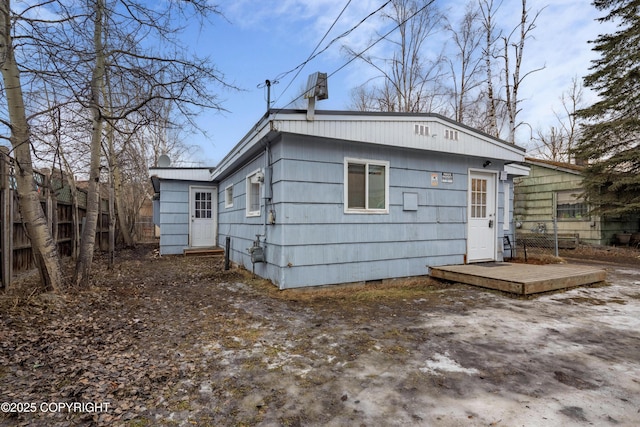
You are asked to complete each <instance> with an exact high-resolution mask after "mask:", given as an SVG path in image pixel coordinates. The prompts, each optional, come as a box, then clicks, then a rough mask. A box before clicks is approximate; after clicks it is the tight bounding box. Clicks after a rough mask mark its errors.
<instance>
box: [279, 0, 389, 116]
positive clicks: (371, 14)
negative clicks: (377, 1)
mask: <svg viewBox="0 0 640 427" xmlns="http://www.w3.org/2000/svg"><path fill="white" fill-rule="evenodd" d="M389 3H391V0H389V1H387V2H385V3H384V4H383V5H382V6H380V7H379V8H377V9H376V10H374V11H373V12H371V13H370V14H368V15H367V16H365V17H364V18H363V19H361V20H360V22H358V23H357V24H356V25H354V26H353V27H351V28H350V29H349V30H347V31H345V32H344V33H342V34H340V35H339V36H337V37H335V38H334V39H333V40H331V41H330V42H329V43H328V44H327V45H326V46H325V47H324V48H323V49H322V50H320V51H319V52H316V53H315V54H312V55H310V56H309V58H307V60H305V61H304V62H302V63H301V64H299V65H298V66H296V67H295V68H292V69H291V70H289V71H285V72H284V73H280V74H279V75H278V76H277V77H276V78H275V79H274V81H276V82H277V81H278V80H279V79H281V78H283V77H286V76H287V75H289V74H291V73H293V72H294V71H296V70H298V69H301V68H302V67H304V66H305V65H307V64H308V63H309V62H311V61H312V60H313V59H315V58H317V57H318V56H319V55H321V54H323V53H324V52H326V51H327V50H328V49H329V48H330V47H331V46H333V45H334V44H335V43H336V42H337V41H338V40H340V39H343V38H345V37H346V36H348V35H349V34H351V33H352V32H353V31H354V30H356V29H357V28H358V27H359V26H360V25H362V24H364V23H365V22H366V21H367V20H368V19H369V18H371V17H372V16H374V15H375V14H376V13H378V12H380V11H381V10H382V9H384V8H385V7H386V6H387V5H388V4H389ZM347 6H348V4H347ZM345 8H346V6H345ZM341 14H342V12H341ZM291 83H293V81H292V82H291ZM291 83H290V84H289V86H290V85H291ZM283 93H284V92H283ZM303 95H304V94H303ZM301 96H302V95H300V96H299V97H298V98H300V97H301ZM298 98H296V99H294V101H295V100H297V99H298ZM292 102H293V101H292ZM289 104H291V102H290V103H289ZM289 104H287V105H289Z"/></svg>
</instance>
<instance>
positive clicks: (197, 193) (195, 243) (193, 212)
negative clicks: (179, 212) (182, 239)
mask: <svg viewBox="0 0 640 427" xmlns="http://www.w3.org/2000/svg"><path fill="white" fill-rule="evenodd" d="M217 195H218V192H217V191H216V189H214V188H210V187H190V188H189V216H190V220H191V222H190V223H189V246H191V247H203V246H215V245H216V205H217Z"/></svg>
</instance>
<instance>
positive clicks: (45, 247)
mask: <svg viewBox="0 0 640 427" xmlns="http://www.w3.org/2000/svg"><path fill="white" fill-rule="evenodd" d="M10 11H11V7H10V1H9V0H1V1H0V37H1V39H0V56H1V57H2V58H3V62H2V78H3V82H4V90H5V95H6V99H7V107H8V110H9V120H10V122H11V146H12V147H13V156H14V159H15V164H16V184H17V192H18V201H19V204H20V213H21V214H22V219H23V221H24V222H25V223H26V228H27V233H28V234H29V239H30V240H31V249H32V252H33V257H34V259H35V262H36V265H37V267H38V271H39V272H40V280H41V283H42V285H43V286H44V289H45V290H53V291H61V290H64V289H65V280H64V275H63V273H62V265H61V263H60V256H59V255H58V248H57V245H56V242H55V241H54V240H53V238H52V236H51V230H50V229H49V227H48V226H47V219H46V217H45V215H44V212H43V210H42V205H41V204H40V199H39V197H38V193H37V191H36V189H35V186H34V179H33V164H32V162H31V144H30V131H29V125H28V123H27V117H26V113H25V108H24V98H23V95H22V86H21V82H20V72H19V70H18V64H17V63H16V60H15V55H14V52H13V40H12V38H11V17H10Z"/></svg>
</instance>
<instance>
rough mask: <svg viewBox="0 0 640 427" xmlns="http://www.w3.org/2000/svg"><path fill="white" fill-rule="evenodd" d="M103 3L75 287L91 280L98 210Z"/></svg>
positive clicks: (97, 25)
mask: <svg viewBox="0 0 640 427" xmlns="http://www.w3.org/2000/svg"><path fill="white" fill-rule="evenodd" d="M103 11H104V1H103V0H97V1H96V4H95V12H96V13H95V17H94V30H93V44H94V48H95V52H96V63H95V66H94V68H93V73H92V76H91V99H90V104H91V111H92V122H93V123H92V124H93V129H92V135H91V147H90V149H91V161H90V166H89V188H88V189H87V215H86V218H85V225H84V230H83V231H82V237H81V241H80V254H79V255H78V262H77V263H76V273H75V278H74V282H75V283H76V285H82V284H87V283H88V280H89V278H90V276H91V263H92V262H93V252H94V249H95V241H96V228H97V224H98V214H99V210H100V209H99V208H100V186H99V184H100V157H101V152H102V146H101V142H102V122H103V118H102V107H101V104H100V100H101V94H102V87H103V85H104V73H105V65H104V51H103V48H102V14H103Z"/></svg>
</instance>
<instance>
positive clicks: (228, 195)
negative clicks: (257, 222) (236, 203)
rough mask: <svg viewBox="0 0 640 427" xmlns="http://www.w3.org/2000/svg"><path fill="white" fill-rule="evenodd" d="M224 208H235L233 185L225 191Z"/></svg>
mask: <svg viewBox="0 0 640 427" xmlns="http://www.w3.org/2000/svg"><path fill="white" fill-rule="evenodd" d="M224 207H225V208H232V207H233V184H231V185H229V186H227V187H226V188H225V189H224Z"/></svg>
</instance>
